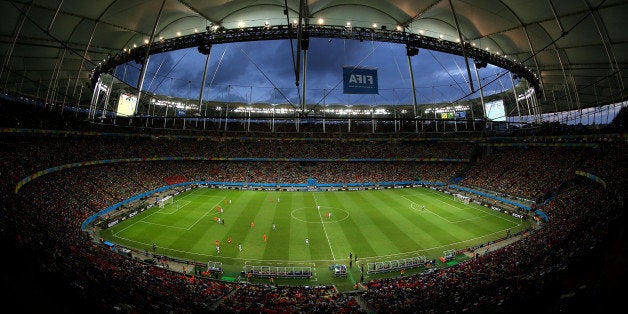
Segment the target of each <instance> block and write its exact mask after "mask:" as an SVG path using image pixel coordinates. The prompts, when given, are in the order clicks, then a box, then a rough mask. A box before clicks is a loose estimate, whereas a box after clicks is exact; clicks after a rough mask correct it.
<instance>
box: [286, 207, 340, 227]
mask: <svg viewBox="0 0 628 314" xmlns="http://www.w3.org/2000/svg"><path fill="white" fill-rule="evenodd" d="M290 216H292V218H293V219H296V220H298V221H302V222H307V223H319V224H320V223H333V222H340V221H343V220H345V219H347V218H349V213H348V212H347V211H346V210H344V209H342V208H337V207H327V206H320V208H317V207H316V206H312V207H301V208H297V209H295V210H293V211H292V212H290Z"/></svg>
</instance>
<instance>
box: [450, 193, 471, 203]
mask: <svg viewBox="0 0 628 314" xmlns="http://www.w3.org/2000/svg"><path fill="white" fill-rule="evenodd" d="M454 201H456V202H460V203H463V204H466V205H469V202H470V201H471V198H470V197H469V196H466V195H462V194H457V193H456V194H454Z"/></svg>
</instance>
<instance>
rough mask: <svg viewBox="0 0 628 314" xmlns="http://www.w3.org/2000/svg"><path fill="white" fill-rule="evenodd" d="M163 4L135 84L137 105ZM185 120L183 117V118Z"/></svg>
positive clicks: (164, 0) (162, 3)
mask: <svg viewBox="0 0 628 314" xmlns="http://www.w3.org/2000/svg"><path fill="white" fill-rule="evenodd" d="M164 4H166V0H163V1H162V2H161V7H159V12H158V13H157V18H156V19H155V23H154V24H153V30H152V32H151V34H150V39H149V41H148V44H147V45H146V52H145V53H144V59H143V60H142V70H141V71H140V78H139V82H138V84H137V105H138V106H139V104H140V100H141V97H142V87H144V78H145V76H146V68H147V67H148V58H149V57H150V46H151V45H152V43H153V40H154V39H155V32H156V31H157V25H158V24H159V19H160V18H161V12H162V11H163V9H164ZM183 121H184V122H185V119H184V120H183Z"/></svg>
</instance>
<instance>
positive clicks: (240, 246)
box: [238, 244, 242, 252]
mask: <svg viewBox="0 0 628 314" xmlns="http://www.w3.org/2000/svg"><path fill="white" fill-rule="evenodd" d="M238 250H239V251H240V252H242V244H238Z"/></svg>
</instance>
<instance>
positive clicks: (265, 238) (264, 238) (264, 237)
mask: <svg viewBox="0 0 628 314" xmlns="http://www.w3.org/2000/svg"><path fill="white" fill-rule="evenodd" d="M264 242H266V234H265V233H264Z"/></svg>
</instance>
